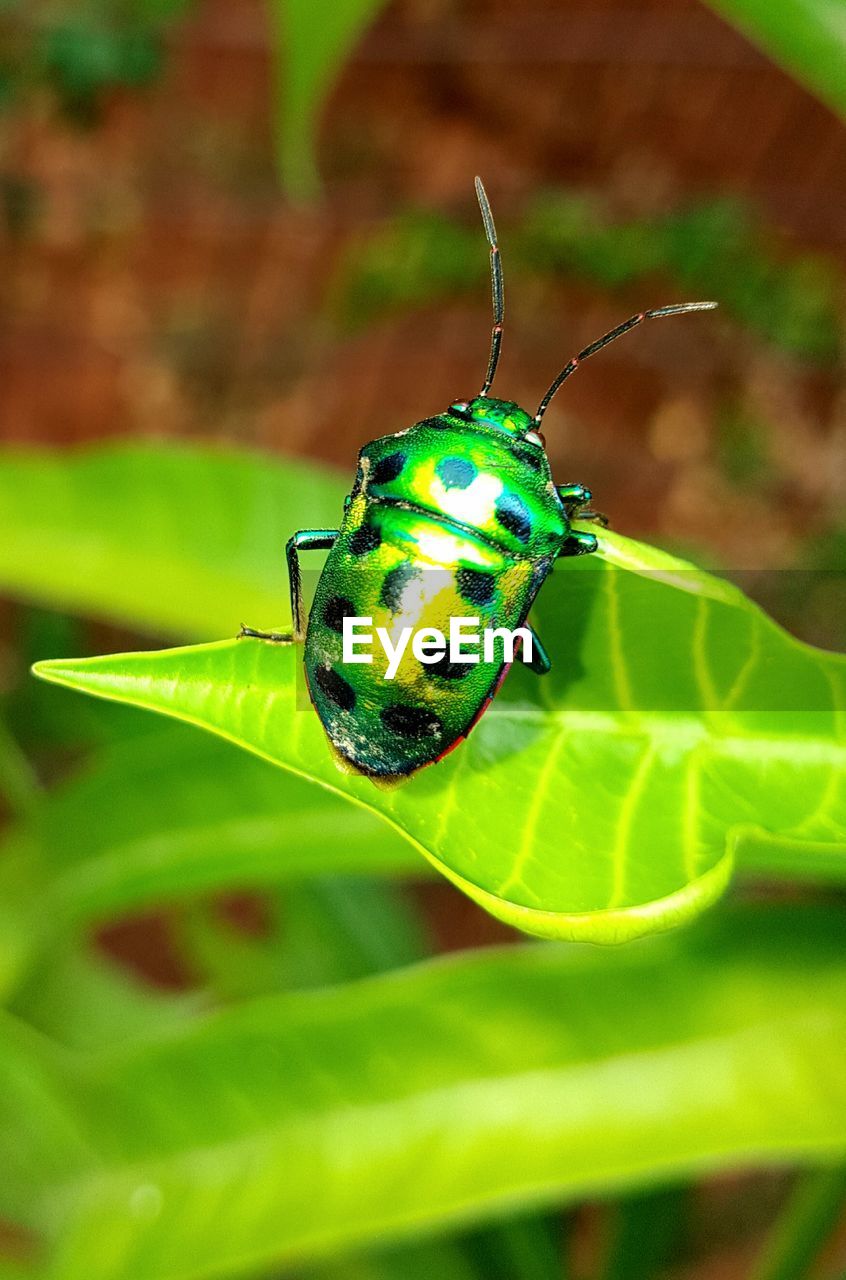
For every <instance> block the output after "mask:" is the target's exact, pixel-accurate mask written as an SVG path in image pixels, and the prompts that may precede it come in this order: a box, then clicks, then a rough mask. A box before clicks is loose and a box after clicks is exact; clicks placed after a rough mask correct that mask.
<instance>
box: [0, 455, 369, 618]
mask: <svg viewBox="0 0 846 1280" xmlns="http://www.w3.org/2000/svg"><path fill="white" fill-rule="evenodd" d="M344 491H345V490H344V487H343V485H342V482H341V481H340V480H339V479H338V478H337V477H336V476H334V475H331V474H330V473H328V472H324V471H321V470H320V469H319V468H317V467H315V466H313V465H310V466H307V465H305V464H304V463H300V462H295V461H286V462H285V463H284V465H280V464H274V463H272V462H270V461H269V460H268V459H267V458H263V457H260V456H259V455H257V454H250V453H248V452H246V451H245V452H237V451H235V450H229V449H196V448H191V447H187V446H179V445H176V446H174V445H172V444H170V445H168V446H166V447H162V446H161V445H154V444H131V445H115V446H109V447H107V448H102V447H100V448H96V449H85V450H81V451H78V452H76V451H75V452H70V453H57V452H47V451H39V450H32V451H30V450H19V451H18V450H10V451H8V452H6V453H5V454H3V455H2V460H0V587H2V588H3V590H5V591H6V592H8V593H9V594H10V595H19V596H22V597H24V598H25V599H28V600H36V601H39V602H41V603H44V604H48V605H50V606H51V607H53V608H67V609H71V610H75V611H76V612H80V613H90V614H94V615H96V616H98V617H105V618H108V619H110V620H111V621H115V622H124V623H128V624H129V625H131V626H133V627H136V628H141V629H144V630H147V631H148V632H152V633H155V634H170V635H174V636H178V637H180V638H187V639H193V640H202V639H212V638H214V637H215V636H219V635H220V634H221V633H223V634H233V635H234V634H235V633H236V632H237V630H238V626H239V623H241V622H254V621H255V619H257V618H258V619H264V620H265V621H266V620H267V619H270V620H273V619H278V620H282V619H284V618H285V616H286V614H287V613H288V603H287V600H288V589H287V576H286V573H285V543H286V541H287V539H288V538H289V537H290V535H291V533H292V532H293V531H294V530H295V529H298V528H303V527H306V528H308V527H315V525H328V526H329V527H331V526H332V525H333V524H337V521H338V518H339V516H340V514H341V509H342V508H341V503H342V500H343V495H344Z"/></svg>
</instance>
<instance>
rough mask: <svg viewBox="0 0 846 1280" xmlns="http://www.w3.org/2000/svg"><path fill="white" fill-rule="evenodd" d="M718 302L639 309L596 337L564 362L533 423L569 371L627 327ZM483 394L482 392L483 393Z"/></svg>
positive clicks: (682, 313) (575, 368) (630, 327)
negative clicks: (651, 309) (613, 327)
mask: <svg viewBox="0 0 846 1280" xmlns="http://www.w3.org/2000/svg"><path fill="white" fill-rule="evenodd" d="M717 305H718V304H717V303H716V302H677V303H675V304H674V305H673V306H670V307H656V308H655V309H654V310H653V311H639V312H638V314H637V315H636V316H632V317H631V318H630V319H629V320H624V321H623V323H622V324H618V325H617V327H616V329H611V330H610V331H609V332H608V333H606V334H604V335H603V336H602V337H601V338H597V339H596V341H595V342H592V343H591V344H590V346H587V347H585V349H584V351H580V352H579V354H578V355H577V356H573V359H572V360H571V361H570V363H569V364H565V366H564V368H563V369H562V370H561V372H560V373H559V375H558V377H557V378H556V379H555V381H554V382H553V384H552V386H551V387H550V388H549V390H548V391H547V393H546V395H545V396H544V398H543V400H541V402H540V404H539V405H538V411H537V413H536V414H535V418H534V424H535V426H537V425H538V423H539V422H540V420H541V418H542V417H543V415H544V414H545V413H546V411H547V409H548V408H549V402H550V400H551V399H552V397H553V396H554V395H555V393H556V391H557V390H558V388H559V387H560V386H561V384H562V382H566V381H567V379H568V378H569V376H570V374H571V373H575V372H576V370H577V369H578V367H579V365H580V364H581V363H582V361H583V360H587V358H588V356H592V355H595V354H596V352H597V351H601V350H602V348H603V347H607V346H608V344H609V342H613V341H614V339H615V338H619V337H621V336H622V335H623V334H624V333H628V331H629V329H636V328H637V326H638V325H639V324H642V323H643V321H644V320H659V319H660V318H661V317H662V316H683V315H686V314H687V312H688V311H713V309H714V307H716V306H717ZM483 394H484V393H483Z"/></svg>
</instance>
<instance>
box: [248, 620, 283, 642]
mask: <svg viewBox="0 0 846 1280" xmlns="http://www.w3.org/2000/svg"><path fill="white" fill-rule="evenodd" d="M245 636H248V637H250V638H251V639H255V640H272V641H273V643H274V644H292V643H293V640H294V634H293V632H292V631H256V630H255V628H254V627H248V626H247V624H246V623H245V622H242V623H241V630H240V631H239V632H238V639H239V640H243V639H244V637H245Z"/></svg>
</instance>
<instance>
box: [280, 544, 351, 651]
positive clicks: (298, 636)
mask: <svg viewBox="0 0 846 1280" xmlns="http://www.w3.org/2000/svg"><path fill="white" fill-rule="evenodd" d="M338 532H339V531H338V530H337V529H300V530H299V532H297V533H295V534H294V535H293V537H291V538H289V539H288V545H287V546H286V547H285V557H286V559H287V561H288V581H289V583H290V587H291V617H292V618H293V619H294V639H295V640H302V639H304V637H305V620H304V618H303V602H302V582H301V579H300V560H299V552H300V551H328V550H329V548H330V547H331V546H332V545H333V544H334V542H335V539H336V538H337V536H338Z"/></svg>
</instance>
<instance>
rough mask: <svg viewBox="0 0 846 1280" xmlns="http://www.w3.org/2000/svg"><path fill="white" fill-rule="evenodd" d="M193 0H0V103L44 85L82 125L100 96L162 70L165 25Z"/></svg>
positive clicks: (93, 116) (148, 78)
mask: <svg viewBox="0 0 846 1280" xmlns="http://www.w3.org/2000/svg"><path fill="white" fill-rule="evenodd" d="M192 3H193V0H3V3H2V5H0V49H2V53H0V107H6V108H9V107H11V106H14V105H15V104H16V103H17V102H18V101H19V99H20V98H21V96H22V95H24V94H27V93H30V92H32V91H33V90H34V89H37V88H47V89H49V90H51V91H52V93H53V94H54V95H55V97H56V100H57V102H58V104H59V106H60V108H61V109H62V110H63V111H64V112H65V113H66V114H68V115H69V116H71V117H73V118H74V119H77V120H79V121H80V122H82V123H91V122H92V121H94V120H96V118H97V116H98V114H99V111H100V108H101V107H102V105H103V101H104V98H105V96H106V95H107V94H108V93H109V92H110V91H112V90H114V89H118V88H128V89H133V88H139V87H141V86H143V85H147V84H149V83H150V82H151V81H152V80H154V79H155V78H156V76H157V75H158V74H159V72H160V71H161V67H162V60H163V35H164V32H165V30H166V27H167V24H168V23H169V22H171V21H173V20H175V19H177V18H179V17H181V16H182V15H183V14H184V13H185V12H186V11H187V10H188V8H189V7H190V6H191V4H192Z"/></svg>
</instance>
